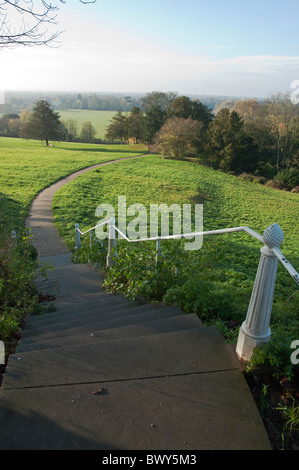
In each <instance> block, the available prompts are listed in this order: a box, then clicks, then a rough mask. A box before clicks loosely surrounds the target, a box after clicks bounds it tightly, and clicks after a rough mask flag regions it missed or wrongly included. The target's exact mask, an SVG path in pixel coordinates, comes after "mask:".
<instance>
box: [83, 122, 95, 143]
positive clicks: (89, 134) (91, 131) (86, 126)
mask: <svg viewBox="0 0 299 470" xmlns="http://www.w3.org/2000/svg"><path fill="white" fill-rule="evenodd" d="M96 133H97V131H96V129H95V128H94V126H93V125H92V123H91V122H90V121H86V122H83V124H82V129H81V133H80V140H83V142H93V141H94V139H95V136H96Z"/></svg>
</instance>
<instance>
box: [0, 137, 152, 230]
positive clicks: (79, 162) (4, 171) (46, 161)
mask: <svg viewBox="0 0 299 470" xmlns="http://www.w3.org/2000/svg"><path fill="white" fill-rule="evenodd" d="M146 151H147V148H146V147H144V146H130V145H125V146H121V145H113V146H112V145H107V146H105V145H95V144H75V143H55V144H54V145H53V146H50V147H46V146H45V144H44V143H43V142H39V141H33V140H28V141H25V140H23V139H12V138H4V137H3V138H0V202H1V206H0V223H4V224H6V225H9V226H11V227H12V228H14V229H17V228H18V226H20V225H21V224H22V223H23V222H24V218H25V216H26V214H27V211H28V208H29V205H30V203H31V201H32V200H33V198H34V197H35V196H36V194H37V193H38V192H39V191H41V190H42V189H43V188H45V187H47V186H49V185H50V184H52V183H54V182H55V181H57V180H59V179H61V178H63V177H64V176H66V175H68V174H70V173H72V172H74V171H76V170H79V169H81V168H85V167H87V166H90V165H93V164H96V163H101V162H105V161H108V160H115V159H117V158H123V157H129V156H133V155H139V154H142V153H145V152H146Z"/></svg>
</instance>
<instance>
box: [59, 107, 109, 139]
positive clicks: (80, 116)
mask: <svg viewBox="0 0 299 470" xmlns="http://www.w3.org/2000/svg"><path fill="white" fill-rule="evenodd" d="M58 113H59V114H60V118H61V120H62V121H68V120H69V119H72V120H73V121H75V122H76V123H77V130H78V134H80V132H81V128H82V124H83V123H84V122H86V121H89V122H91V124H92V125H93V127H94V128H95V129H96V132H97V133H96V138H98V139H104V138H105V133H106V127H107V126H108V125H109V122H110V121H111V119H112V117H113V116H114V115H115V114H116V111H93V110H83V109H70V110H58Z"/></svg>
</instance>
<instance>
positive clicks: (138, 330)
mask: <svg viewBox="0 0 299 470" xmlns="http://www.w3.org/2000/svg"><path fill="white" fill-rule="evenodd" d="M199 327H203V325H202V323H201V321H200V319H199V318H198V316H197V315H196V314H195V313H190V314H188V315H179V316H177V317H169V318H159V319H157V320H151V321H143V322H139V323H135V324H133V325H125V326H121V327H115V328H108V329H103V330H100V331H95V332H92V333H90V332H88V333H82V334H78V335H76V336H67V337H65V338H56V339H52V340H49V341H42V342H41V341H39V342H37V343H29V344H22V342H21V344H20V346H19V347H18V348H17V351H16V352H17V353H21V352H28V351H41V350H42V349H51V348H61V347H65V346H72V345H74V344H76V345H77V346H78V345H79V344H93V343H95V342H100V341H114V340H116V339H117V340H119V339H124V338H133V337H136V336H148V335H152V334H159V333H166V332H170V331H178V330H183V329H190V328H199Z"/></svg>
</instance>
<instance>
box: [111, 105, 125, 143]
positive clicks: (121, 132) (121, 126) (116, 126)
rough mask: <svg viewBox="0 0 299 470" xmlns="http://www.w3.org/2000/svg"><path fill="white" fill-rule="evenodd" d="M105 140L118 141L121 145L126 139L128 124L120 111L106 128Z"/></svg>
mask: <svg viewBox="0 0 299 470" xmlns="http://www.w3.org/2000/svg"><path fill="white" fill-rule="evenodd" d="M105 137H106V139H109V140H112V141H113V140H120V141H121V143H123V141H125V140H127V138H128V124H127V118H126V115H125V114H124V113H123V112H122V111H118V112H117V113H116V114H115V115H114V116H113V117H112V119H111V121H110V124H109V126H107V128H106V134H105Z"/></svg>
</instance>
